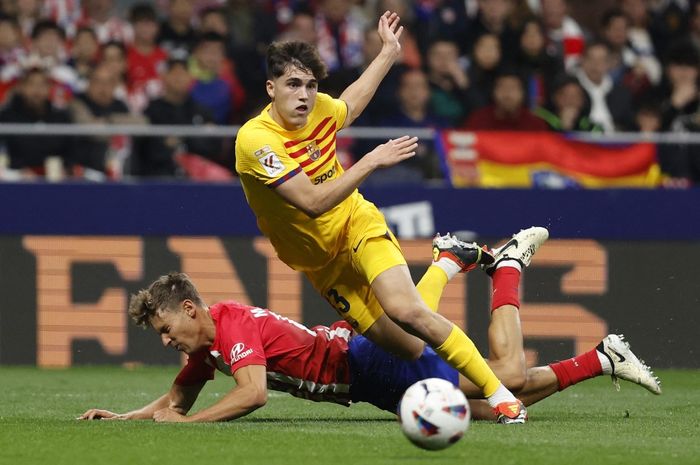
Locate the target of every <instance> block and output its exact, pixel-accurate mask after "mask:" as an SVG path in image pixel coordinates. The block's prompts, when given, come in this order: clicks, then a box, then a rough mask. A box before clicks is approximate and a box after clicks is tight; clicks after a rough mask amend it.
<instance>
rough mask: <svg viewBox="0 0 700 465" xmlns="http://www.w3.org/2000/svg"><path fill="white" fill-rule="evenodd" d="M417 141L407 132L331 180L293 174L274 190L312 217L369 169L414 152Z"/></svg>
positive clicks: (344, 195)
mask: <svg viewBox="0 0 700 465" xmlns="http://www.w3.org/2000/svg"><path fill="white" fill-rule="evenodd" d="M417 141H418V139H417V138H415V137H409V136H403V137H400V138H398V139H392V140H389V141H388V142H387V143H385V144H381V145H379V146H378V147H376V148H375V149H374V150H372V151H371V152H369V153H368V154H367V155H365V156H364V157H362V158H361V159H360V160H359V161H358V162H357V163H355V164H354V165H353V166H351V167H350V169H348V170H347V171H346V172H345V173H343V174H342V175H341V176H339V177H337V178H335V179H333V180H332V181H327V182H324V183H321V184H312V183H311V180H310V179H309V178H308V176H294V177H293V178H291V179H289V180H288V181H286V182H284V183H283V184H281V185H280V186H279V187H277V193H278V194H279V195H281V196H282V197H283V198H284V200H286V201H287V202H289V203H290V204H292V205H294V206H295V207H297V208H298V209H299V210H301V211H303V212H304V213H306V214H307V215H309V216H310V217H311V218H316V217H318V216H321V215H322V214H324V213H326V212H327V211H328V210H330V209H331V208H333V207H335V206H336V205H338V204H339V203H340V202H342V201H343V200H345V199H346V198H347V197H348V196H349V195H350V194H352V192H353V191H354V190H355V189H357V188H358V187H359V185H360V184H361V183H362V181H364V180H365V178H366V177H367V176H369V174H370V173H371V172H372V171H374V170H376V169H378V168H386V167H389V166H393V165H395V164H397V163H399V162H401V161H403V160H405V159H407V158H411V157H412V156H414V155H415V154H416V147H418V144H417Z"/></svg>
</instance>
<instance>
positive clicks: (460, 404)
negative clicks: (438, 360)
mask: <svg viewBox="0 0 700 465" xmlns="http://www.w3.org/2000/svg"><path fill="white" fill-rule="evenodd" d="M398 410H399V412H398V413H399V422H400V423H401V429H402V430H403V433H404V434H405V435H406V437H407V438H408V440H409V441H411V442H412V443H413V444H415V445H416V446H418V447H420V448H422V449H429V450H440V449H445V448H446V447H449V446H451V445H452V444H454V443H455V442H457V441H459V439H460V438H461V437H462V436H463V435H464V433H465V431H467V428H469V421H470V419H471V412H470V411H469V402H468V401H467V398H466V397H464V394H462V391H460V390H459V389H458V388H457V387H455V386H454V385H453V384H452V383H450V382H449V381H447V380H444V379H440V378H428V379H424V380H421V381H418V382H417V383H415V384H413V385H412V386H411V387H409V388H408V389H406V392H405V393H404V395H403V397H402V398H401V402H400V403H399V408H398Z"/></svg>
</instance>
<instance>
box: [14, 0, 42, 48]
mask: <svg viewBox="0 0 700 465" xmlns="http://www.w3.org/2000/svg"><path fill="white" fill-rule="evenodd" d="M15 8H16V11H15V17H16V18H17V22H18V23H19V27H20V29H21V30H22V37H23V40H24V42H25V45H28V43H29V38H30V37H31V36H32V31H33V30H34V26H35V25H36V23H37V22H38V21H40V20H41V19H42V18H41V2H40V1H39V0H17V2H16V3H15Z"/></svg>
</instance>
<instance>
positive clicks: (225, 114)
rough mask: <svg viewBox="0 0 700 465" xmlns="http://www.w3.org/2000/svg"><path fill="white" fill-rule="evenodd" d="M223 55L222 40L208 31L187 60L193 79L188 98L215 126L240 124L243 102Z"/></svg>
mask: <svg viewBox="0 0 700 465" xmlns="http://www.w3.org/2000/svg"><path fill="white" fill-rule="evenodd" d="M225 52H226V50H225V43H224V38H223V37H221V36H220V35H218V34H216V33H214V32H209V33H206V34H203V35H201V36H200V37H199V39H198V40H197V43H196V45H195V46H194V50H193V52H192V56H191V57H190V60H189V70H190V73H191V74H192V76H193V77H194V80H195V81H194V85H193V87H192V90H191V93H192V98H193V99H194V101H195V102H197V103H198V104H200V105H202V106H203V107H205V108H207V109H208V110H209V112H211V114H212V117H213V118H214V121H215V122H216V123H217V124H229V123H231V122H232V121H240V119H241V115H240V113H239V112H240V110H241V108H242V106H243V103H244V102H245V95H244V90H243V87H242V86H241V85H240V84H239V83H238V80H237V78H236V76H235V74H234V73H235V71H234V70H233V69H232V67H231V66H232V65H231V64H230V62H227V60H226V54H225ZM227 66H228V69H226V68H227Z"/></svg>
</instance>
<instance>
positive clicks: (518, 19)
mask: <svg viewBox="0 0 700 465" xmlns="http://www.w3.org/2000/svg"><path fill="white" fill-rule="evenodd" d="M511 1H512V4H513V6H512V7H511V12H510V14H509V15H508V24H510V27H511V28H512V29H513V30H514V31H521V30H522V29H523V27H525V23H526V22H528V21H530V20H531V19H536V15H535V13H534V11H533V10H532V9H531V8H530V5H529V2H528V0H511ZM516 45H517V44H516Z"/></svg>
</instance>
